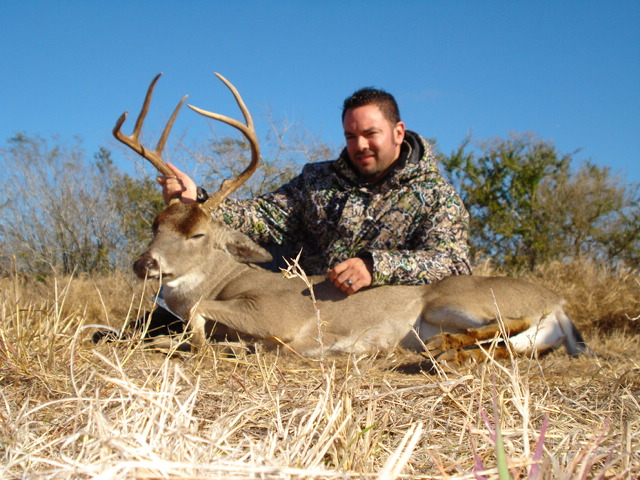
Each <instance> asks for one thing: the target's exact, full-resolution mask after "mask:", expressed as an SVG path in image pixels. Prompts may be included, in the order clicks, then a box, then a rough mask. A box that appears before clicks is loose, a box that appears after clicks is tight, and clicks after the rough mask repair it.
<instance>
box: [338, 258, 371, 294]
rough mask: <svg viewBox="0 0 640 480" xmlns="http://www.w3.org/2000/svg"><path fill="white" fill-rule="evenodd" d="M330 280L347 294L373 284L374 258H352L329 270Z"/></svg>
mask: <svg viewBox="0 0 640 480" xmlns="http://www.w3.org/2000/svg"><path fill="white" fill-rule="evenodd" d="M328 275H329V280H331V282H333V284H334V285H335V287H336V288H337V289H339V290H342V291H343V292H344V293H346V294H347V295H353V294H354V293H356V292H357V291H358V290H360V289H361V288H364V287H368V286H369V285H371V280H372V278H373V260H371V259H370V258H365V259H363V258H350V259H349V260H345V261H344V262H342V263H339V264H338V265H336V266H335V267H333V268H332V269H331V270H329V273H328Z"/></svg>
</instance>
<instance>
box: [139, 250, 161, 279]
mask: <svg viewBox="0 0 640 480" xmlns="http://www.w3.org/2000/svg"><path fill="white" fill-rule="evenodd" d="M157 268H158V262H157V261H156V260H155V259H154V258H152V257H150V256H147V255H143V256H142V257H140V258H138V259H137V260H136V261H135V262H133V271H134V272H135V274H136V275H137V276H138V277H140V278H144V277H146V276H147V272H148V271H149V270H154V269H157Z"/></svg>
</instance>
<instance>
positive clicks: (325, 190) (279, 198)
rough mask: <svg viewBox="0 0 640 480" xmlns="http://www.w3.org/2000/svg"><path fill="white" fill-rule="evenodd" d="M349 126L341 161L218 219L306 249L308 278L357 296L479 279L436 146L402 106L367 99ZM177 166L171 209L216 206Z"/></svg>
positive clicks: (354, 105)
mask: <svg viewBox="0 0 640 480" xmlns="http://www.w3.org/2000/svg"><path fill="white" fill-rule="evenodd" d="M342 123H343V127H344V135H345V140H346V148H345V149H344V150H343V151H342V153H341V154H340V157H339V158H338V159H337V160H333V161H327V162H318V163H313V164H308V165H306V166H305V167H304V168H303V170H302V173H301V174H300V175H299V176H298V177H296V178H294V179H293V180H292V181H291V182H289V183H287V184H286V185H283V186H282V187H280V188H279V189H277V190H276V191H274V192H272V193H268V194H266V195H262V196H260V197H258V198H255V199H251V200H242V201H239V200H227V201H226V203H225V204H223V205H222V206H221V207H220V208H219V210H218V211H217V212H216V215H219V216H221V217H222V218H223V219H224V221H225V222H226V223H227V224H228V225H229V226H231V227H232V228H235V229H237V230H239V231H241V232H243V233H245V234H247V235H248V236H249V237H251V238H252V239H253V240H254V241H256V242H257V243H259V244H261V245H263V246H268V245H289V246H291V247H292V248H293V249H294V251H299V250H300V249H302V256H301V260H300V264H301V266H302V268H303V269H304V270H305V272H306V273H307V274H310V275H314V274H315V275H317V274H328V277H329V279H330V280H331V281H332V282H333V284H334V285H335V286H336V288H339V289H340V290H342V291H343V292H345V293H347V294H349V295H351V294H353V293H355V292H357V291H358V290H360V289H361V288H364V287H368V286H375V285H382V284H420V283H430V282H433V281H437V280H440V279H442V278H444V277H447V276H449V275H465V274H470V273H471V266H470V264H469V261H468V258H467V256H468V244H467V237H468V225H469V218H468V214H467V211H466V209H465V208H464V205H463V204H462V200H461V199H460V196H459V195H458V193H457V192H456V191H455V190H454V189H453V187H452V186H451V185H450V184H449V183H448V182H447V181H446V180H445V179H444V178H443V177H442V176H441V175H440V172H439V170H438V166H437V163H436V160H435V157H434V155H433V152H432V149H431V146H430V145H429V143H428V142H427V141H426V140H425V139H424V138H422V137H421V136H420V135H418V134H416V133H414V132H411V131H408V130H406V128H405V124H404V122H402V121H401V120H400V113H399V110H398V106H397V104H396V101H395V99H394V98H393V96H392V95H390V94H389V93H387V92H385V91H383V90H377V89H372V88H363V89H361V90H358V91H357V92H355V93H354V94H353V95H351V96H350V97H348V98H347V99H346V100H345V101H344V105H343V110H342ZM168 165H169V168H171V170H172V171H173V172H174V173H175V177H160V178H158V182H159V183H160V184H161V185H162V187H163V196H164V198H165V201H168V199H169V198H171V197H172V196H173V195H175V194H180V196H181V199H182V201H183V202H186V203H192V202H195V201H204V199H206V196H207V195H206V192H204V190H202V189H199V187H196V185H195V183H194V182H193V180H191V178H189V176H188V175H186V174H184V173H183V172H181V171H180V170H178V169H177V168H176V167H175V166H173V165H171V164H168Z"/></svg>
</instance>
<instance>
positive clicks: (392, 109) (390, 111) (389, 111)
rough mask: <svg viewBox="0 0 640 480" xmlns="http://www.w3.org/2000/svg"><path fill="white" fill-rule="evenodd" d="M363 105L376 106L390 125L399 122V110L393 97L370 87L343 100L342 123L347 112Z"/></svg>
mask: <svg viewBox="0 0 640 480" xmlns="http://www.w3.org/2000/svg"><path fill="white" fill-rule="evenodd" d="M365 105H376V106H377V107H378V108H379V109H380V111H381V112H382V114H383V115H384V117H385V118H386V119H387V120H388V121H389V122H390V123H391V124H392V125H395V124H397V123H398V122H399V121H400V109H399V108H398V104H397V103H396V99H395V98H393V95H391V94H390V93H388V92H385V91H384V90H380V89H379V88H372V87H365V88H361V89H360V90H358V91H357V92H354V93H353V95H351V96H350V97H347V98H346V99H345V101H344V103H343V104H342V121H344V116H345V115H346V113H347V110H351V109H352V108H358V107H364V106H365Z"/></svg>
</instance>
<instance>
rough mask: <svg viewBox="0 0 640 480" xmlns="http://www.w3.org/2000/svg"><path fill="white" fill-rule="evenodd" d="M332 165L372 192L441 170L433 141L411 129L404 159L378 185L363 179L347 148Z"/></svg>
mask: <svg viewBox="0 0 640 480" xmlns="http://www.w3.org/2000/svg"><path fill="white" fill-rule="evenodd" d="M332 168H333V170H334V171H335V172H336V174H337V175H338V176H339V177H341V178H343V179H344V180H346V181H347V182H348V183H350V184H351V185H353V186H354V187H359V188H364V189H367V190H372V191H378V190H388V189H393V188H397V187H398V186H400V185H402V184H405V183H408V182H411V181H412V180H414V179H416V178H417V177H424V176H425V175H430V174H439V173H440V170H439V169H438V164H437V162H436V159H435V156H434V155H433V151H432V149H431V145H430V144H429V142H427V141H426V140H425V139H424V138H423V137H422V136H421V135H418V134H417V133H415V132H412V131H411V130H407V131H406V132H405V136H404V142H403V144H402V148H401V151H400V158H399V160H398V161H397V162H396V164H395V165H394V168H393V169H392V170H391V171H390V172H389V174H388V175H387V176H386V177H384V178H383V179H381V180H380V181H378V182H376V183H374V184H367V183H364V182H363V181H362V179H361V178H360V174H359V173H358V171H357V170H356V169H355V168H354V167H353V165H351V161H350V160H349V155H348V153H347V149H346V148H345V149H343V150H342V152H341V153H340V156H339V157H338V159H337V160H335V161H334V162H333V164H332Z"/></svg>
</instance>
